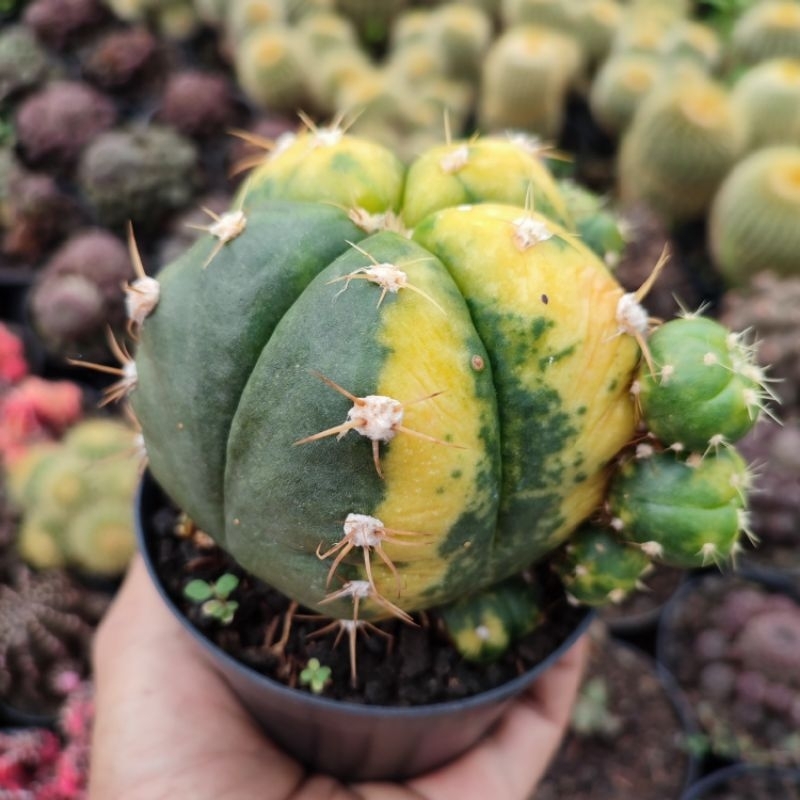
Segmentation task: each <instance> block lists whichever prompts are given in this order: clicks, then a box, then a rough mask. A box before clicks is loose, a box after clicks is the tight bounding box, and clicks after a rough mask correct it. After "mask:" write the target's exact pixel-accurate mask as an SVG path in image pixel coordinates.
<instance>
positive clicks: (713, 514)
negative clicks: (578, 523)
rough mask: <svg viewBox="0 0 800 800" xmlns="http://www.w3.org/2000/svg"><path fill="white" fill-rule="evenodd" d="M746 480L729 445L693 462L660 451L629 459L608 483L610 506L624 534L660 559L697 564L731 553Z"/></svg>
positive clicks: (728, 556)
mask: <svg viewBox="0 0 800 800" xmlns="http://www.w3.org/2000/svg"><path fill="white" fill-rule="evenodd" d="M747 484H748V475H747V468H746V465H745V462H744V461H743V460H742V458H741V456H740V455H739V454H738V453H737V452H736V451H735V450H734V449H733V448H721V449H719V450H718V451H717V452H716V453H708V454H706V455H705V456H704V457H703V458H702V459H698V460H696V461H695V462H688V461H683V460H682V459H681V458H680V457H679V456H677V455H676V454H675V453H672V452H670V451H664V452H661V453H654V454H652V455H650V456H649V457H647V458H642V459H635V460H631V461H630V462H628V464H626V465H625V466H624V467H623V468H622V469H621V470H620V472H619V473H618V474H617V475H616V477H615V479H614V481H613V482H612V484H611V489H610V492H609V505H610V508H611V511H612V513H613V514H614V515H615V517H616V522H617V526H618V528H619V535H620V536H621V537H622V538H623V539H625V540H626V541H631V542H637V543H639V544H640V545H641V546H642V549H643V550H644V552H645V553H647V554H648V555H649V556H651V557H654V558H657V559H658V560H660V561H662V562H663V563H666V564H671V565H673V566H676V567H689V568H691V567H700V566H706V565H707V564H711V563H721V562H723V561H727V560H729V559H731V558H732V557H733V556H734V555H735V552H736V547H737V539H738V536H739V532H740V531H741V529H742V527H743V522H744V514H745V512H744V491H745V489H746V486H747Z"/></svg>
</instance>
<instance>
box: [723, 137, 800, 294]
mask: <svg viewBox="0 0 800 800" xmlns="http://www.w3.org/2000/svg"><path fill="white" fill-rule="evenodd" d="M798 213H800V146H791V145H785V146H774V147H766V148H764V149H763V150H757V151H755V152H754V153H751V154H750V155H749V156H747V158H744V159H743V160H742V161H740V162H739V163H738V164H737V165H736V167H734V169H732V170H731V172H730V174H729V175H728V176H727V177H726V178H725V180H724V182H723V183H722V185H721V186H720V188H719V191H718V192H717V195H716V196H715V197H714V202H713V204H712V206H711V213H710V220H709V246H710V249H711V253H712V257H713V259H714V263H715V264H716V266H717V268H718V269H719V271H720V272H721V273H722V275H723V277H724V278H725V279H726V281H727V282H728V283H730V284H732V285H746V284H747V283H748V282H749V281H750V279H751V278H752V277H753V276H754V275H755V274H756V273H758V272H761V271H762V270H766V269H768V270H772V271H773V272H775V273H778V274H780V275H786V276H789V275H798V274H800V256H798V253H800V228H798V225H797V220H798Z"/></svg>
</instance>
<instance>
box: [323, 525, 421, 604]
mask: <svg viewBox="0 0 800 800" xmlns="http://www.w3.org/2000/svg"><path fill="white" fill-rule="evenodd" d="M343 527H344V536H343V537H342V538H341V540H340V541H339V542H337V543H336V544H335V545H334V546H333V547H331V548H329V549H328V550H326V551H325V552H324V553H321V552H320V550H321V548H322V544H321V543H320V544H319V546H318V547H317V558H319V559H321V560H324V559H326V558H330V557H331V556H333V555H336V554H337V553H338V555H336V558H335V559H334V561H333V564H331V568H330V570H328V577H327V580H326V581H325V585H326V586H329V585H330V582H331V578H333V574H334V573H335V572H336V568H337V567H338V566H339V564H341V563H342V560H343V559H344V558H345V557H346V556H347V555H348V553H350V551H351V550H353V548H355V547H360V548H362V550H363V551H364V569H365V571H366V573H367V580H368V582H369V583H370V584H371V585H372V587H373V588H374V587H375V580H374V578H373V576H372V563H371V561H370V552H373V551H374V552H375V553H377V554H378V556H379V557H380V559H381V561H383V563H384V564H385V565H386V566H387V567H388V568H389V571H390V572H391V573H392V575H394V577H395V580H396V581H397V594H398V595H399V594H400V590H401V585H400V575H399V574H398V572H397V568H396V567H395V565H394V563H393V562H392V560H391V559H390V558H389V556H388V555H386V553H385V552H384V550H383V546H382V545H383V543H384V542H392V543H393V544H400V545H402V544H411V542H407V541H403V539H402V537H403V536H416V537H419V536H420V535H421V534H418V533H413V532H411V531H399V530H395V529H393V528H386V527H385V526H384V524H383V522H381V520H379V519H378V518H377V517H371V516H369V515H368V514H353V513H350V514H348V515H347V518H346V519H345V521H344V526H343Z"/></svg>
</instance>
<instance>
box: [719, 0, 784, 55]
mask: <svg viewBox="0 0 800 800" xmlns="http://www.w3.org/2000/svg"><path fill="white" fill-rule="evenodd" d="M730 47H731V51H732V54H733V57H734V59H736V61H738V62H739V63H740V64H756V63H758V62H760V61H765V60H767V59H772V58H800V5H798V4H797V3H795V2H790V1H789V0H787V1H786V2H778V1H777V0H775V1H771V2H762V3H756V4H755V5H754V6H753V7H752V8H750V9H749V10H748V11H746V12H745V13H744V14H742V16H741V17H739V19H738V20H737V21H736V25H735V26H734V28H733V32H732V35H731V44H730Z"/></svg>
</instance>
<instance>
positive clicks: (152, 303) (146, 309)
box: [122, 223, 161, 338]
mask: <svg viewBox="0 0 800 800" xmlns="http://www.w3.org/2000/svg"><path fill="white" fill-rule="evenodd" d="M128 251H129V253H130V257H131V263H132V264H133V271H134V273H135V274H136V278H135V279H134V280H132V281H131V282H130V283H127V284H123V287H122V288H123V290H124V291H125V310H126V312H127V315H128V325H127V332H128V335H129V336H131V337H132V338H136V334H137V333H138V331H139V329H140V328H141V327H142V324H143V323H144V321H145V319H146V318H147V317H148V316H149V315H150V314H151V312H152V311H153V309H154V308H155V307H156V306H157V305H158V300H159V297H160V295H161V285H160V284H159V282H158V281H157V280H156V279H155V278H151V277H150V276H149V275H148V274H147V273H146V272H145V269H144V264H143V263H142V257H141V255H140V254H139V248H138V247H137V245H136V239H135V238H134V235H133V225H131V223H128Z"/></svg>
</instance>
